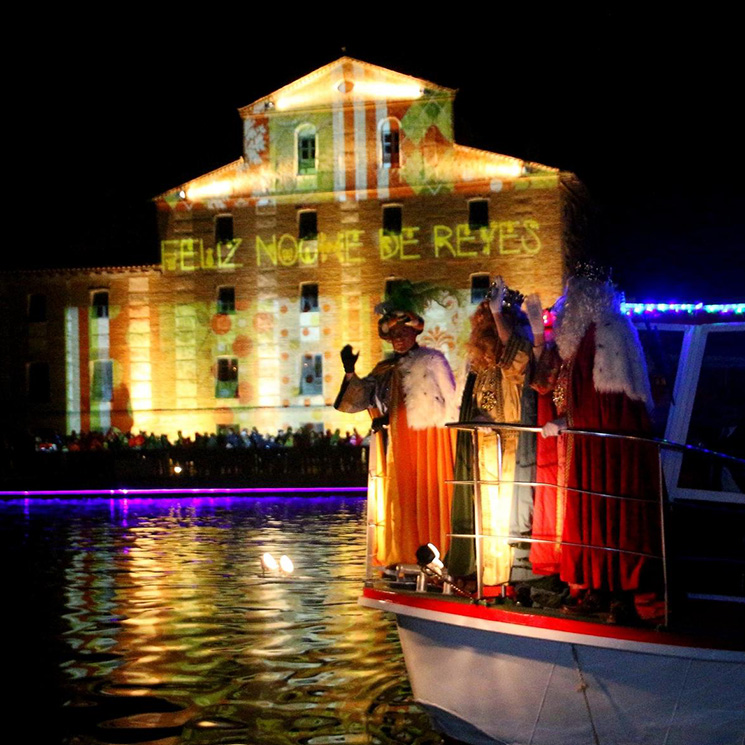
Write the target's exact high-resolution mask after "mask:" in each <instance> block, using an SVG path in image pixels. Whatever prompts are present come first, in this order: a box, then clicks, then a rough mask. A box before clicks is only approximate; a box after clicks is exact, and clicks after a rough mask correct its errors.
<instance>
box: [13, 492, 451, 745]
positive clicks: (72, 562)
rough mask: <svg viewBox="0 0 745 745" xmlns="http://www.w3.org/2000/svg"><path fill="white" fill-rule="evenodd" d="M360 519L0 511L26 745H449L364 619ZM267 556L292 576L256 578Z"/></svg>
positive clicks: (355, 514)
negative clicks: (284, 559) (283, 561)
mask: <svg viewBox="0 0 745 745" xmlns="http://www.w3.org/2000/svg"><path fill="white" fill-rule="evenodd" d="M364 512H365V503H364V500H362V499H354V498H350V499H342V498H324V499H284V500H282V499H274V498H267V499H250V498H243V499H229V498H224V499H206V498H202V499H193V498H185V499H163V500H129V501H128V500H111V501H106V500H101V501H89V502H75V501H67V502H61V501H50V502H40V501H29V502H22V501H21V502H14V503H5V504H0V542H1V543H0V546H1V548H0V550H2V554H3V556H2V566H3V567H4V581H3V583H4V588H5V593H6V594H5V597H6V602H5V609H4V613H3V619H4V625H5V626H6V629H7V630H6V633H5V634H4V635H3V639H5V640H6V654H5V658H6V660H7V659H8V658H10V660H11V665H10V668H5V669H6V682H7V681H9V682H10V683H11V685H10V688H11V689H12V692H13V693H14V694H15V697H16V699H17V701H16V703H12V704H10V706H9V708H8V709H7V710H6V711H8V712H10V715H9V716H10V720H14V721H15V724H14V726H15V725H16V724H19V725H20V727H21V729H22V731H23V732H24V738H23V739H19V740H18V742H21V741H28V742H34V743H37V742H38V743H43V742H50V743H51V742H64V743H69V744H70V745H73V744H74V745H83V744H87V743H158V745H175V744H176V743H195V744H197V743H198V744H200V745H201V744H204V745H216V744H217V743H224V744H226V745H236V744H237V743H244V744H245V743H251V744H257V745H258V744H262V745H263V744H265V743H266V744H269V743H271V744H272V745H283V744H284V743H304V744H306V745H336V744H339V745H344V744H345V743H346V744H349V745H363V744H365V743H375V744H378V743H380V745H386V744H387V743H394V742H395V743H422V744H424V743H432V744H433V745H436V744H438V743H440V738H439V736H438V735H437V734H436V733H434V732H433V731H432V729H431V727H430V724H429V720H428V719H427V717H426V715H425V714H424V713H423V712H422V710H420V709H419V708H418V707H417V706H416V705H415V704H414V703H413V701H412V697H411V690H410V687H409V684H408V681H407V678H406V671H405V667H404V662H403V657H402V655H401V650H400V647H399V644H398V637H397V635H396V631H395V625H394V623H393V621H392V619H391V618H389V617H387V616H384V615H383V614H380V613H376V612H374V611H369V610H364V609H362V608H360V607H358V606H357V597H358V595H359V593H360V590H361V583H362V577H363V572H364V551H365V549H364ZM265 551H270V552H271V553H272V554H273V555H274V556H275V557H277V558H278V557H279V556H280V555H281V554H286V555H288V556H290V557H291V558H292V560H293V561H294V563H295V566H296V569H295V573H294V574H293V575H292V576H291V577H290V578H283V577H279V576H274V575H272V576H264V577H262V574H261V567H260V556H261V555H262V554H263V553H264V552H265ZM8 670H9V671H10V673H9V674H8Z"/></svg>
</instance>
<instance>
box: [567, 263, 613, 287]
mask: <svg viewBox="0 0 745 745" xmlns="http://www.w3.org/2000/svg"><path fill="white" fill-rule="evenodd" d="M611 274H612V270H611V269H610V267H607V266H603V265H602V264H598V263H597V262H596V261H592V260H589V261H578V262H577V264H576V265H575V267H574V272H573V276H575V277H582V278H583V279H590V280H593V281H594V282H610V281H611Z"/></svg>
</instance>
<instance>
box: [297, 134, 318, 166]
mask: <svg viewBox="0 0 745 745" xmlns="http://www.w3.org/2000/svg"><path fill="white" fill-rule="evenodd" d="M296 137H297V172H298V175H299V176H305V175H308V174H313V173H315V172H316V150H317V148H316V128H315V127H314V126H313V125H312V124H303V125H302V126H301V127H299V128H298V130H297V132H296Z"/></svg>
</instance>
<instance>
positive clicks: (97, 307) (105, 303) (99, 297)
mask: <svg viewBox="0 0 745 745" xmlns="http://www.w3.org/2000/svg"><path fill="white" fill-rule="evenodd" d="M91 314H92V316H93V318H108V317H109V292H108V290H97V291H96V292H94V293H93V294H92V295H91Z"/></svg>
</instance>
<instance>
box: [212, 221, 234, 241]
mask: <svg viewBox="0 0 745 745" xmlns="http://www.w3.org/2000/svg"><path fill="white" fill-rule="evenodd" d="M233 237H234V234H233V216H232V215H218V216H217V217H216V218H215V245H217V244H218V243H230V241H232V240H233Z"/></svg>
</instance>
